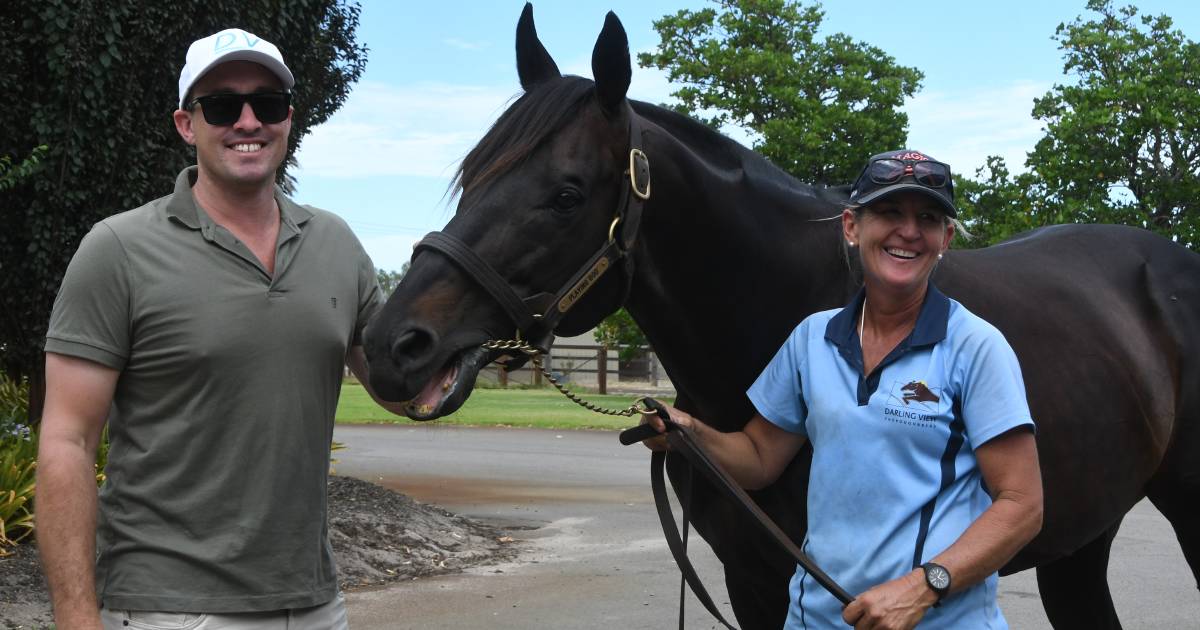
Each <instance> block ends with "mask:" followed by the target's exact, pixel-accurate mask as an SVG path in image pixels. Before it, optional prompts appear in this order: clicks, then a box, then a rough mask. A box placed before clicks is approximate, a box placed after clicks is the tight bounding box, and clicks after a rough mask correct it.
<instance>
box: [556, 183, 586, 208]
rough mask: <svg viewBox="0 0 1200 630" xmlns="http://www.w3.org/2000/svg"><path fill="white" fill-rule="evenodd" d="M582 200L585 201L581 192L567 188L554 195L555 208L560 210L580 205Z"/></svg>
mask: <svg viewBox="0 0 1200 630" xmlns="http://www.w3.org/2000/svg"><path fill="white" fill-rule="evenodd" d="M580 201H583V196H582V195H580V194H579V191H577V190H574V189H571V188H566V189H563V190H560V191H559V192H558V194H557V195H555V196H554V209H555V210H557V211H559V212H567V211H569V210H571V209H572V208H574V207H575V206H577V205H579V202H580Z"/></svg>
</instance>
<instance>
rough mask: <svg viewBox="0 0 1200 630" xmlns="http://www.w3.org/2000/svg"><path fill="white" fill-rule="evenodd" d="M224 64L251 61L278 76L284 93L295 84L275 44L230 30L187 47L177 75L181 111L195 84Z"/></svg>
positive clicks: (239, 31)
mask: <svg viewBox="0 0 1200 630" xmlns="http://www.w3.org/2000/svg"><path fill="white" fill-rule="evenodd" d="M226 61H253V62H254V63H257V64H259V65H261V66H263V67H265V68H266V69H268V70H270V71H271V72H272V73H274V74H275V76H277V77H279V80H280V81H282V82H283V89H285V90H290V89H292V86H293V85H295V83H296V80H295V78H294V77H293V76H292V71H291V70H288V67H287V65H286V64H284V63H283V55H282V54H280V52H279V49H278V48H276V47H275V44H272V43H271V42H269V41H267V40H265V39H262V38H261V37H259V36H257V35H255V34H253V33H247V32H246V31H243V30H242V29H240V28H229V29H225V30H223V31H220V32H218V33H213V34H212V35H209V36H208V37H205V38H204V39H198V40H196V41H194V42H192V45H191V46H189V47H188V51H187V58H186V61H185V63H184V65H183V71H181V72H180V73H179V107H180V108H181V109H182V108H183V107H184V105H185V103H184V99H185V98H187V93H188V90H191V89H192V86H193V85H195V84H196V81H198V80H199V79H200V77H202V76H204V74H205V73H206V72H208V71H209V70H212V69H213V68H214V67H216V66H217V65H218V64H221V63H224V62H226Z"/></svg>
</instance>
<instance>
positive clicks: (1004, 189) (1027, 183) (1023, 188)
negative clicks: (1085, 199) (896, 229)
mask: <svg viewBox="0 0 1200 630" xmlns="http://www.w3.org/2000/svg"><path fill="white" fill-rule="evenodd" d="M954 198H955V199H954V201H955V205H957V206H958V218H959V220H960V221H962V222H963V224H964V225H965V226H966V228H967V230H968V231H969V232H970V234H971V238H969V239H956V240H955V244H954V247H956V248H960V249H961V248H976V247H986V246H988V245H994V244H996V243H999V242H1000V241H1003V240H1005V239H1007V238H1009V237H1010V236H1012V235H1014V234H1017V233H1019V232H1024V231H1026V230H1031V229H1033V228H1035V227H1041V226H1043V225H1052V224H1055V223H1066V222H1068V221H1069V220H1070V217H1069V216H1067V215H1066V213H1065V212H1064V210H1063V208H1062V206H1061V204H1058V203H1056V202H1055V201H1054V200H1053V199H1052V198H1050V196H1048V195H1047V194H1046V186H1045V184H1044V183H1043V182H1042V181H1041V180H1040V179H1039V178H1038V176H1037V175H1036V174H1035V173H1032V172H1025V173H1019V174H1016V175H1014V174H1012V173H1011V172H1010V171H1009V170H1008V165H1007V164H1006V163H1005V161H1004V158H1001V157H997V156H994V155H993V156H989V157H988V158H987V164H986V165H985V166H983V167H980V168H979V169H978V170H976V171H975V179H970V178H967V177H963V176H959V175H955V176H954Z"/></svg>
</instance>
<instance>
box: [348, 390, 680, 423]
mask: <svg viewBox="0 0 1200 630" xmlns="http://www.w3.org/2000/svg"><path fill="white" fill-rule="evenodd" d="M579 396H580V397H581V398H583V399H584V400H586V401H588V402H591V403H594V404H596V405H600V406H602V407H606V408H609V409H624V408H626V407H628V406H629V405H630V403H632V402H633V401H634V399H635V398H637V397H636V396H634V395H621V396H615V395H611V394H610V395H607V396H601V395H599V394H586V393H581V394H579ZM666 402H671V400H670V399H666ZM337 421H338V422H343V423H347V424H409V425H415V424H417V423H416V422H414V421H412V420H409V419H408V418H404V417H401V416H396V415H393V414H391V413H389V412H387V411H385V410H383V409H381V408H380V407H379V405H376V404H375V401H373V400H371V397H370V396H368V395H367V392H366V390H364V389H363V388H362V385H359V384H358V383H356V382H354V381H352V380H348V381H346V382H345V383H343V384H342V397H341V400H339V401H338V409H337ZM639 421H640V419H639V418H638V417H636V416H635V417H633V418H621V417H616V416H607V415H601V414H599V413H596V412H594V411H588V410H587V409H584V408H583V407H580V406H579V405H576V404H575V403H573V402H571V401H570V400H567V398H566V397H565V396H563V395H562V394H560V393H558V391H556V390H555V389H553V388H546V389H476V390H475V391H474V392H473V393H472V394H471V397H470V398H468V399H467V402H466V403H465V404H463V406H462V407H461V408H460V409H459V410H458V411H456V412H455V413H453V414H451V415H449V416H447V417H445V418H440V419H438V420H437V421H436V422H438V423H441V424H454V425H460V426H509V427H534V428H539V429H625V428H628V427H631V426H634V425H635V424H637V423H638V422H639Z"/></svg>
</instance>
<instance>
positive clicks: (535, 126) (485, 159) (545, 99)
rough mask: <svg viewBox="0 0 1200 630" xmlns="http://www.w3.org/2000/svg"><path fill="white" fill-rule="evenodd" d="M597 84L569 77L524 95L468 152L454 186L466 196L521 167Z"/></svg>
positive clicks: (577, 107) (540, 85) (576, 111)
mask: <svg viewBox="0 0 1200 630" xmlns="http://www.w3.org/2000/svg"><path fill="white" fill-rule="evenodd" d="M594 86H595V83H593V82H592V81H590V80H588V79H584V78H583V77H577V76H565V77H562V78H561V79H558V80H554V81H546V82H544V83H541V84H539V85H537V86H535V87H534V88H533V89H532V90H529V91H527V92H525V93H524V94H522V95H521V97H520V98H518V99H517V101H516V102H515V103H513V104H512V106H511V107H509V108H508V109H507V110H506V111H505V112H504V113H503V114H501V115H500V118H498V119H496V122H495V123H494V124H493V125H492V128H491V129H489V130H488V132H487V134H485V135H484V136H483V139H482V140H480V141H479V144H476V145H475V148H473V149H471V151H470V153H467V157H466V158H464V159H463V161H462V165H461V166H460V167H459V169H458V172H457V173H455V174H454V179H453V180H452V181H451V183H450V187H451V189H452V190H454V191H455V192H456V193H462V192H464V191H466V190H468V189H470V188H472V187H474V186H478V185H481V184H483V183H485V182H487V181H488V180H491V179H494V178H496V177H498V176H500V175H503V174H504V173H506V172H508V171H509V170H511V169H512V168H514V167H516V166H517V165H519V164H520V163H521V162H522V161H523V160H524V159H525V158H526V157H528V156H529V154H530V153H532V152H533V151H534V149H536V148H537V147H538V146H539V145H541V143H542V142H543V141H544V140H545V139H546V138H547V137H549V136H551V135H553V134H554V133H555V132H557V131H558V130H559V129H560V128H561V127H562V126H563V125H565V124H567V123H568V122H569V121H571V120H572V119H573V118H574V117H575V115H576V114H577V113H578V111H579V109H580V108H581V107H582V106H583V104H584V102H585V100H586V97H588V96H589V95H591V94H592V92H593V88H594Z"/></svg>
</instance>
